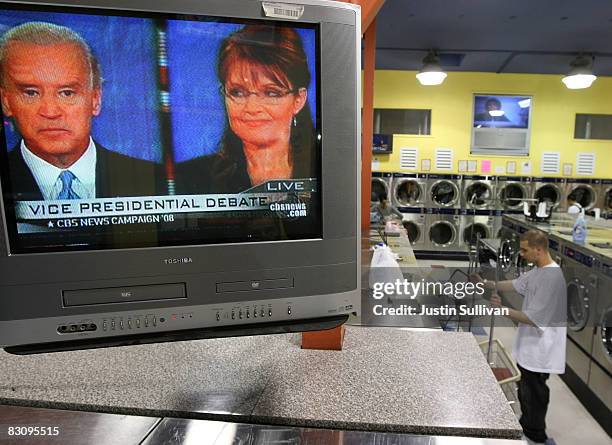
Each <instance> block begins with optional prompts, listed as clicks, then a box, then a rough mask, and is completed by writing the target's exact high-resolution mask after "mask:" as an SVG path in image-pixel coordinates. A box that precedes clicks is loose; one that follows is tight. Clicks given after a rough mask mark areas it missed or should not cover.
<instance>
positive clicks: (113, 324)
mask: <svg viewBox="0 0 612 445" xmlns="http://www.w3.org/2000/svg"><path fill="white" fill-rule="evenodd" d="M111 329H112V330H113V331H114V330H115V320H113V321H111Z"/></svg>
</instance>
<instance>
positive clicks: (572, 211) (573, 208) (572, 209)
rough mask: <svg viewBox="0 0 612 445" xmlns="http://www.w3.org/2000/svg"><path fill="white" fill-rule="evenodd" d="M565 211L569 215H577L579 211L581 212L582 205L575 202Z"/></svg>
mask: <svg viewBox="0 0 612 445" xmlns="http://www.w3.org/2000/svg"><path fill="white" fill-rule="evenodd" d="M567 213H569V214H570V215H578V214H579V213H582V206H581V205H580V204H578V203H577V202H576V203H574V204H572V205H571V206H569V207H568V209H567Z"/></svg>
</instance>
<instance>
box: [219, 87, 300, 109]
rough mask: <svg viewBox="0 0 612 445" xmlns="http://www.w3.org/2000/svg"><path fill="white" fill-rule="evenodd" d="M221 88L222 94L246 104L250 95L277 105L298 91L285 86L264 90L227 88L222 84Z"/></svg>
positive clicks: (267, 103) (238, 102) (268, 103)
mask: <svg viewBox="0 0 612 445" xmlns="http://www.w3.org/2000/svg"><path fill="white" fill-rule="evenodd" d="M220 90H221V94H223V95H224V96H225V97H227V98H228V99H230V100H231V101H232V102H234V103H236V104H238V105H244V104H245V103H246V102H247V99H248V98H249V96H255V97H256V98H257V100H258V101H259V102H260V103H262V104H264V105H277V104H279V103H280V102H281V101H282V100H283V99H284V98H285V97H287V96H288V95H290V94H295V93H296V92H297V91H296V90H287V89H284V88H267V89H265V90H264V91H249V90H246V89H244V88H240V87H232V88H230V89H226V88H225V87H224V86H221V88H220Z"/></svg>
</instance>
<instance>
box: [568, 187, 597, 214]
mask: <svg viewBox="0 0 612 445" xmlns="http://www.w3.org/2000/svg"><path fill="white" fill-rule="evenodd" d="M570 193H573V194H574V195H576V201H577V202H578V203H580V205H581V206H582V208H584V209H590V208H592V207H593V206H595V203H596V202H597V193H596V192H595V190H593V187H591V186H590V185H584V184H581V185H577V186H576V187H574V188H573V190H572V191H571V192H570Z"/></svg>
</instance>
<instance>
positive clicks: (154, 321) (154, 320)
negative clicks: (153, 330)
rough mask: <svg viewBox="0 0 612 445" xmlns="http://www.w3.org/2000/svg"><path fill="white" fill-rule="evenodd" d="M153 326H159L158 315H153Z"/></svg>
mask: <svg viewBox="0 0 612 445" xmlns="http://www.w3.org/2000/svg"><path fill="white" fill-rule="evenodd" d="M153 326H157V317H153Z"/></svg>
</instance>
